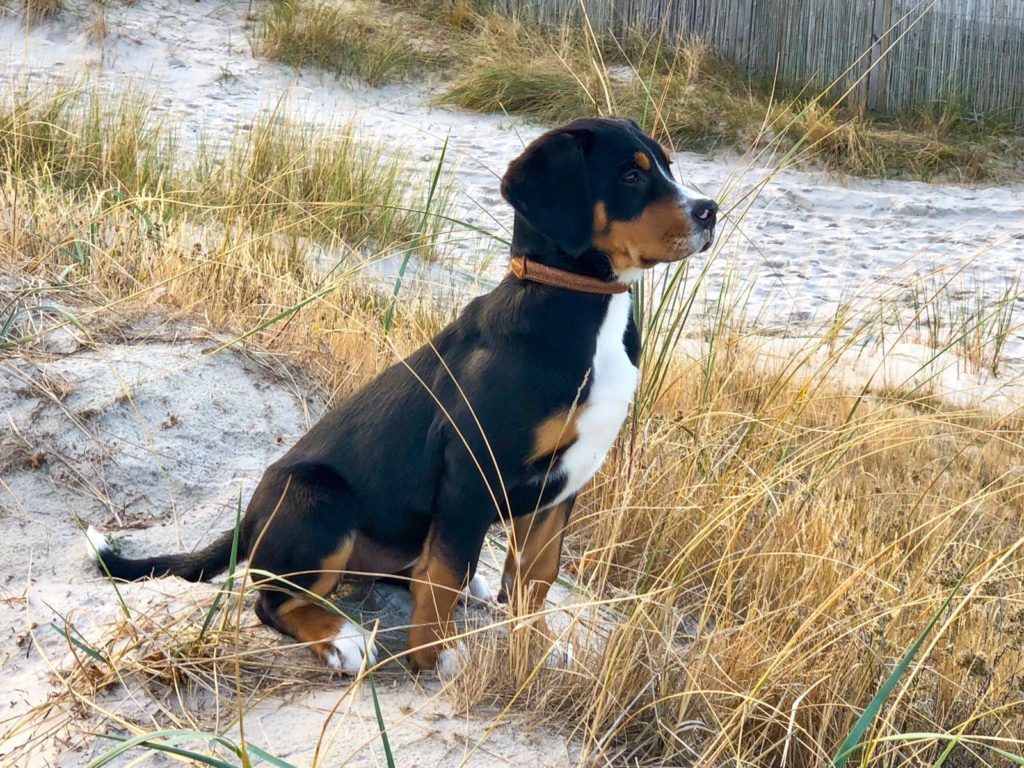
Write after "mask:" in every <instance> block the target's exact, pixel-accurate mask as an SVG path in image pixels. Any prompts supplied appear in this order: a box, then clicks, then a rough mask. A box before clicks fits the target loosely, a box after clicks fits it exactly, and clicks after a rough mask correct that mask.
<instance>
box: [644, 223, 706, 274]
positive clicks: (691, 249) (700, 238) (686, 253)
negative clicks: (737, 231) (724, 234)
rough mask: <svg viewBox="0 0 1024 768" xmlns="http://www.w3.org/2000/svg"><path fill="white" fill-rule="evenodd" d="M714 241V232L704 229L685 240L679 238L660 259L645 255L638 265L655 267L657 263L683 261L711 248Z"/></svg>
mask: <svg viewBox="0 0 1024 768" xmlns="http://www.w3.org/2000/svg"><path fill="white" fill-rule="evenodd" d="M714 242H715V234H714V232H713V231H710V230H705V231H704V232H701V233H698V234H696V235H690V237H688V238H686V239H685V240H680V241H678V242H677V243H676V247H675V248H673V249H672V251H671V252H669V253H668V254H666V255H665V256H664V257H663V258H660V259H649V258H646V257H641V258H640V266H641V267H642V268H643V269H650V268H651V267H656V266H658V265H659V264H673V263H675V262H677V261H683V260H684V259H688V258H690V257H691V256H693V255H695V254H698V253H704V252H706V251H708V250H710V249H711V245H712V244H713V243H714Z"/></svg>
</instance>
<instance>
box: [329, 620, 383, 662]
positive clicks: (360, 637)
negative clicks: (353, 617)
mask: <svg viewBox="0 0 1024 768" xmlns="http://www.w3.org/2000/svg"><path fill="white" fill-rule="evenodd" d="M322 655H323V660H324V664H325V665H326V666H327V668H328V669H332V670H334V671H335V672H341V673H342V674H347V675H354V674H356V673H357V672H359V670H361V669H362V667H363V660H364V659H365V660H366V666H367V667H372V666H374V665H375V664H376V663H377V646H376V645H375V644H374V642H373V641H372V640H371V639H370V635H369V633H367V631H366V630H365V629H363V628H362V627H360V626H359V625H358V624H356V623H355V622H352V621H349V620H348V619H346V620H345V623H344V624H342V625H341V629H340V630H338V634H336V635H335V636H334V639H332V640H331V641H330V642H328V643H327V644H326V647H325V648H324V649H323V653H322Z"/></svg>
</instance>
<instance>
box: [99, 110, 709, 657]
mask: <svg viewBox="0 0 1024 768" xmlns="http://www.w3.org/2000/svg"><path fill="white" fill-rule="evenodd" d="M669 162H670V161H669V158H668V156H667V154H666V153H665V151H664V150H663V149H662V148H661V146H660V145H659V144H658V143H657V142H655V141H654V140H652V139H651V138H650V137H648V136H647V135H645V134H644V133H643V131H642V130H641V129H640V127H639V126H638V125H637V124H636V123H634V122H632V121H628V120H620V119H585V120H577V121H575V122H573V123H570V124H569V125H567V126H565V127H563V128H558V129H555V130H552V131H549V132H548V133H545V134H544V135H542V136H540V137H539V138H538V139H537V140H536V141H534V142H533V143H531V144H530V145H529V146H528V147H527V148H526V150H525V151H524V152H523V154H522V155H520V156H519V157H518V158H517V159H515V160H514V161H513V162H512V163H511V164H510V165H509V167H508V171H507V173H506V174H505V176H504V178H503V179H502V181H501V193H502V196H503V197H504V198H505V200H507V201H508V202H509V203H510V204H511V205H512V207H513V208H514V209H515V224H514V229H513V236H512V261H511V265H512V267H511V271H510V273H509V274H508V275H507V276H506V277H505V278H504V279H503V280H502V281H501V283H500V284H499V285H498V286H497V287H496V288H495V289H494V290H493V291H491V292H490V293H488V294H486V295H485V296H481V297H479V298H477V299H474V300H473V301H471V302H470V303H469V304H468V306H467V307H466V308H465V310H464V311H463V312H462V314H461V315H460V316H459V318H458V319H457V320H456V321H455V322H453V323H452V324H451V325H449V326H448V327H447V328H445V329H444V330H443V331H441V333H439V334H438V335H437V336H436V337H435V338H434V339H433V340H432V341H430V343H428V344H426V345H425V346H423V347H422V348H421V349H419V350H417V351H416V352H415V353H413V354H412V355H410V356H409V357H408V358H406V359H405V360H403V361H402V362H400V363H398V364H396V365H393V366H391V367H390V368H388V369H387V370H385V371H384V372H383V373H381V374H380V375H379V376H377V378H375V379H374V380H373V381H371V382H370V383H369V384H367V385H366V386H365V387H363V388H362V389H361V390H359V391H358V392H356V393H355V394H353V395H352V396H351V397H349V398H348V399H347V400H346V401H345V402H343V403H341V404H340V405H339V406H337V407H336V408H334V409H333V410H331V411H329V412H328V413H327V414H325V415H324V417H323V418H322V419H321V420H320V422H319V423H317V424H316V426H314V427H313V428H312V429H311V430H310V431H309V432H308V433H307V434H306V435H305V436H304V437H303V438H302V439H301V440H299V441H298V442H297V443H296V444H295V446H294V447H293V448H292V449H291V450H290V451H288V452H287V453H286V454H285V455H284V456H283V457H282V458H281V459H279V460H278V461H277V462H275V463H274V464H273V465H271V466H270V468H269V469H267V471H266V473H265V474H264V475H263V478H262V480H261V481H260V484H259V486H258V487H257V488H256V491H255V493H254V494H253V496H252V500H251V501H250V502H249V506H248V509H247V510H246V513H245V517H244V519H243V521H242V525H241V529H240V532H239V541H238V557H239V560H241V559H243V558H248V560H249V562H250V565H251V567H252V568H253V569H259V571H262V572H267V573H269V574H275V575H277V576H279V577H280V579H279V580H278V581H277V582H274V581H273V580H270V581H264V582H263V584H262V585H261V588H260V589H259V594H258V598H257V601H256V614H257V616H259V618H260V620H261V621H263V622H264V623H265V624H268V625H270V626H271V627H274V628H276V629H278V630H279V631H281V632H283V633H284V634H286V635H290V636H291V637H293V638H295V639H296V640H298V641H300V642H302V643H307V644H309V646H310V647H311V648H312V650H313V652H314V653H315V654H316V655H317V656H318V657H319V658H320V659H321V660H322V662H323V663H324V664H325V665H326V666H328V667H330V668H332V669H335V670H341V671H346V672H354V671H357V670H358V669H359V668H360V667H361V665H362V664H363V662H364V658H365V661H367V662H369V663H370V664H374V663H376V652H375V651H374V649H373V646H372V644H369V643H368V642H367V640H366V637H365V635H364V633H363V632H362V630H361V628H359V627H357V626H355V625H354V624H352V622H350V621H349V620H348V619H346V618H345V617H343V616H341V615H339V614H338V613H337V612H333V611H330V610H329V609H327V608H325V607H324V602H323V600H322V599H320V598H323V597H324V596H326V595H328V594H329V593H330V592H331V591H332V590H333V589H334V588H335V586H336V585H337V583H338V580H339V578H340V576H341V574H342V573H344V572H356V573H371V574H378V575H386V574H393V575H397V576H404V577H407V578H408V580H409V584H410V589H411V592H412V598H413V618H412V624H413V626H412V628H411V630H410V636H409V639H410V648H411V651H410V661H411V663H412V666H413V667H414V668H415V669H418V670H425V669H430V668H433V667H434V666H435V665H436V664H437V663H438V656H439V654H440V653H444V654H447V655H446V656H442V661H443V662H444V663H445V664H450V663H452V662H453V661H454V657H453V654H454V651H453V649H451V648H446V638H449V637H450V636H451V632H452V617H453V613H454V606H455V604H456V601H457V599H458V598H459V596H460V594H461V592H462V590H463V589H464V588H465V587H466V586H467V585H469V586H470V589H471V591H473V592H474V593H475V594H483V593H484V590H483V589H482V587H481V580H479V579H475V578H474V576H475V573H476V567H477V561H478V558H479V556H480V550H481V546H482V544H483V541H484V536H485V535H486V533H487V529H488V528H489V527H490V526H491V525H492V524H494V523H495V522H497V521H499V520H501V521H505V522H506V523H507V524H508V525H509V528H510V538H511V540H512V542H511V543H512V546H510V547H509V552H508V556H507V558H506V562H505V567H504V573H503V575H502V580H501V592H500V595H499V600H512V601H513V603H514V605H513V608H514V609H515V610H518V611H521V612H525V613H534V612H536V611H538V610H539V609H540V608H542V607H543V604H544V600H545V597H546V595H547V592H548V588H549V586H550V585H551V583H552V581H554V579H555V577H556V576H557V574H558V566H559V556H560V551H561V546H562V536H563V531H564V530H565V527H566V524H567V521H568V519H569V513H570V511H571V510H572V506H573V501H574V499H575V498H576V494H577V493H578V492H579V490H580V488H582V487H583V485H584V484H585V483H586V482H587V481H588V480H589V479H590V478H591V477H593V475H594V473H595V472H596V471H597V469H598V467H600V466H601V464H602V462H603V461H604V459H605V456H606V455H607V454H608V451H609V449H610V448H611V446H612V443H613V442H614V441H615V438H616V436H617V435H618V432H619V429H620V427H621V426H622V422H623V420H624V419H625V417H626V412H627V410H628V408H629V404H630V401H631V400H632V398H633V395H634V392H635V390H636V386H637V379H638V370H637V363H638V357H639V353H640V334H639V331H638V329H637V326H636V324H635V323H634V320H633V312H632V304H631V300H632V297H631V293H630V284H631V283H633V282H634V281H635V280H637V278H639V277H640V276H641V275H642V274H643V271H644V270H645V269H648V268H650V267H653V266H656V265H658V264H664V263H666V262H672V261H677V260H680V259H683V258H685V257H687V256H689V255H691V254H693V253H695V252H698V251H703V250H706V249H707V248H709V247H710V245H711V242H712V239H713V236H714V228H715V220H716V215H717V211H718V207H717V206H716V204H715V203H714V201H712V200H709V199H707V198H703V197H699V196H697V195H695V194H692V193H690V192H688V191H687V190H686V189H684V188H683V187H682V186H680V185H679V184H677V183H676V182H675V181H674V180H673V178H672V173H671V171H670V169H669ZM89 538H90V546H91V551H92V553H93V555H94V558H95V559H97V560H102V565H103V567H104V568H105V570H106V571H107V572H108V573H109V574H110V575H111V576H112V577H115V578H120V579H138V578H142V577H146V576H161V575H165V574H173V575H176V576H181V577H182V578H185V579H192V580H202V579H209V578H210V577H212V576H214V575H216V574H217V573H218V572H220V571H223V570H224V569H225V568H226V567H227V566H228V564H229V560H230V553H231V550H232V541H233V531H227V532H226V533H224V534H223V535H222V536H220V538H218V539H217V540H216V541H215V542H214V543H212V544H210V545H209V546H207V547H206V548H205V549H202V550H200V551H198V552H192V553H187V554H177V555H165V556H158V557H148V558H143V559H137V560H133V559H128V558H124V557H121V556H120V555H117V554H115V553H114V552H112V551H111V549H110V547H109V545H108V543H107V540H106V539H105V537H104V536H103V535H102V534H100V533H98V532H97V531H95V529H90V531H89ZM517 596H518V597H517Z"/></svg>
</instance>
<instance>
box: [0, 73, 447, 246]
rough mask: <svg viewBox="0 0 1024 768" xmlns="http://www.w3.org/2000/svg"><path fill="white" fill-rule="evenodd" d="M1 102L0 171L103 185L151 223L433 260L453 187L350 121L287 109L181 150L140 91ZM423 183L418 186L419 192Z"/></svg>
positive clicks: (60, 91) (100, 188) (53, 94)
mask: <svg viewBox="0 0 1024 768" xmlns="http://www.w3.org/2000/svg"><path fill="white" fill-rule="evenodd" d="M2 99H3V103H2V106H0V171H3V172H5V173H8V174H12V175H16V176H17V177H19V178H22V179H32V180H34V181H35V182H36V183H38V184H41V185H44V186H56V187H60V188H63V189H68V190H71V191H73V192H76V193H83V194H96V193H99V192H103V193H104V195H105V196H106V199H107V201H109V200H111V199H116V200H117V201H119V202H120V204H122V205H127V206H132V207H135V208H136V209H137V210H139V211H140V212H142V213H144V214H145V215H146V216H147V217H148V218H150V219H151V220H152V221H159V222H161V223H162V222H165V221H167V220H169V219H172V218H174V217H177V216H185V215H187V216H189V217H190V218H191V219H193V220H197V221H203V222H208V223H211V224H216V225H218V226H220V227H222V228H224V229H227V230H231V229H236V228H238V227H244V228H246V229H252V230H255V231H258V232H262V233H265V234H268V235H269V234H270V233H273V235H274V236H277V237H282V236H284V237H291V238H297V237H307V236H311V237H314V238H318V239H320V240H322V241H327V242H338V241H346V242H348V243H349V244H350V245H359V244H360V243H365V242H372V243H374V244H375V245H376V246H378V247H379V248H382V249H385V248H388V247H390V246H398V245H401V246H406V247H413V248H415V249H416V250H417V252H418V253H420V254H421V255H429V254H430V253H431V252H432V250H433V246H434V244H435V241H436V235H437V234H438V232H439V230H440V222H441V221H443V215H444V210H445V206H446V204H447V200H448V197H447V187H445V186H442V189H441V192H440V193H435V194H434V195H433V198H432V210H433V213H434V214H435V215H431V216H430V217H428V220H427V222H426V225H424V222H423V221H422V219H423V215H422V210H423V208H424V206H425V201H426V198H427V196H428V194H430V187H431V180H430V179H426V178H425V179H423V180H422V183H421V184H420V185H416V184H412V185H410V184H409V183H408V178H407V174H406V173H405V171H404V169H403V164H402V158H401V157H400V156H396V155H394V154H391V153H389V152H387V151H385V150H384V148H383V147H382V146H380V145H378V144H375V143H373V142H370V141H365V140H357V139H356V138H355V137H354V132H355V130H356V128H355V126H354V125H352V124H347V125H338V126H329V127H318V128H312V127H307V126H302V125H299V124H297V123H295V122H293V121H290V120H288V119H285V118H284V117H283V116H282V114H281V113H280V107H279V109H278V110H277V111H275V112H270V113H267V114H263V115H260V116H258V117H257V118H256V119H255V120H254V121H253V124H252V126H251V128H250V129H248V130H243V131H240V132H238V133H236V134H235V135H234V136H233V137H231V138H229V139H228V141H227V142H226V143H225V142H224V141H223V140H221V141H218V140H217V137H212V139H209V140H207V143H206V144H204V145H200V146H199V147H197V148H194V149H191V150H187V151H186V149H184V148H180V147H178V146H177V144H178V141H177V138H178V137H177V135H176V132H175V131H174V130H173V128H172V127H171V126H169V125H168V124H167V123H166V122H165V121H164V120H163V119H162V118H161V117H160V115H159V114H158V112H157V111H156V110H155V109H154V108H153V106H152V101H151V99H150V98H149V96H148V95H147V94H145V93H140V92H137V91H128V92H126V93H122V94H120V95H118V96H117V97H114V98H105V97H103V96H101V95H100V94H99V93H98V92H95V91H90V90H87V89H84V88H79V87H54V88H52V89H49V90H43V91H36V92H33V93H31V94H28V93H24V92H22V91H20V90H17V89H9V90H8V91H6V92H5V93H4V94H3V95H2ZM417 187H418V188H417Z"/></svg>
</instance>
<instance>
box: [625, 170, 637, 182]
mask: <svg viewBox="0 0 1024 768" xmlns="http://www.w3.org/2000/svg"><path fill="white" fill-rule="evenodd" d="M622 181H623V182H624V183H626V184H639V183H640V171H627V172H626V175H625V176H623V177H622Z"/></svg>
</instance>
